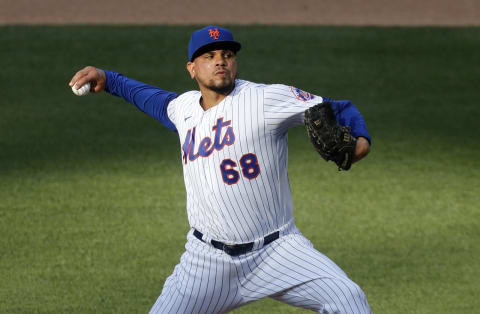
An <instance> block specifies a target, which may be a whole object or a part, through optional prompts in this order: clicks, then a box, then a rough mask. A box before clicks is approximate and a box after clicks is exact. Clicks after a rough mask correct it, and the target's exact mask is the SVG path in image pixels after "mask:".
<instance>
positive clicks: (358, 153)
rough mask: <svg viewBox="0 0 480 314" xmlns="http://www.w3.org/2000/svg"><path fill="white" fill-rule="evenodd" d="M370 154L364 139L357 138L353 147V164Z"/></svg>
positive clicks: (368, 145) (368, 146)
mask: <svg viewBox="0 0 480 314" xmlns="http://www.w3.org/2000/svg"><path fill="white" fill-rule="evenodd" d="M368 153H370V143H369V142H368V140H367V139H366V138H364V137H359V138H357V144H356V146H355V154H354V158H353V162H357V161H359V160H361V159H362V158H365V156H367V155H368Z"/></svg>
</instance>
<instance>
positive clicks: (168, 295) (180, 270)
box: [150, 238, 241, 313]
mask: <svg viewBox="0 0 480 314" xmlns="http://www.w3.org/2000/svg"><path fill="white" fill-rule="evenodd" d="M186 248H187V250H186V252H185V253H184V254H183V255H182V257H181V259H180V263H179V264H178V265H177V266H176V267H175V270H174V272H173V274H172V275H170V276H169V277H168V278H167V280H166V281H165V284H164V287H163V289H162V293H161V295H160V296H159V297H158V299H157V301H156V302H155V304H154V306H153V307H152V309H151V311H150V313H222V312H226V311H228V310H229V309H232V308H234V307H235V306H236V305H237V304H238V303H240V302H241V296H240V293H239V291H238V281H237V280H236V278H235V277H234V276H233V275H234V274H236V271H235V268H234V266H233V265H231V264H230V263H229V261H228V259H226V258H225V256H224V255H222V254H219V251H218V250H217V249H215V248H212V247H210V246H208V245H206V244H204V243H203V242H201V241H199V240H197V239H196V238H195V239H189V241H188V242H187V245H186Z"/></svg>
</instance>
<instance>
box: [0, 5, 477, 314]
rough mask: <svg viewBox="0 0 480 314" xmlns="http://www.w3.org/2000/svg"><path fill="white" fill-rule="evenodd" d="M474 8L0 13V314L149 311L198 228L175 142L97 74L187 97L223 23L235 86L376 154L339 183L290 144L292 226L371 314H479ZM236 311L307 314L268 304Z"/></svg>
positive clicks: (293, 137)
mask: <svg viewBox="0 0 480 314" xmlns="http://www.w3.org/2000/svg"><path fill="white" fill-rule="evenodd" d="M479 22H480V3H479V2H478V1H467V0H459V1H446V0H439V1H433V0H428V1H423V2H418V1H409V0H408V1H407V0H403V1H395V2H391V3H387V2H385V1H377V0H375V1H356V0H348V1H337V2H327V1H313V0H302V1H295V2H290V1H269V0H267V1H250V0H247V1H243V2H241V3H234V2H230V1H222V2H214V1H176V2H174V3H169V2H166V1H155V2H154V1H139V2H137V3H128V2H126V1H123V0H122V1H110V0H108V1H102V2H98V3H97V2H94V1H90V0H87V1H83V2H82V3H71V2H66V1H52V0H46V1H25V0H17V1H10V0H9V1H6V0H0V60H1V65H2V68H1V71H0V278H1V280H0V312H2V313H42V312H48V313H63V312H74V313H97V312H101V313H145V312H148V310H149V309H150V308H151V306H152V305H153V303H154V301H155V300H156V298H157V297H158V295H159V294H160V292H161V289H162V286H163V282H164V280H165V278H166V277H167V276H168V275H169V274H170V273H171V272H172V271H173V268H174V266H175V265H176V264H177V263H178V261H179V259H180V255H181V254H182V253H183V251H184V247H183V245H184V243H185V235H186V233H187V232H188V230H189V226H188V222H187V219H186V213H185V188H184V185H183V175H182V167H181V154H180V145H179V144H180V142H179V139H178V137H177V135H176V134H175V133H172V132H170V131H168V130H167V129H166V128H164V127H163V126H162V125H160V124H159V123H158V122H156V120H154V119H152V118H150V117H148V116H146V115H144V114H143V113H141V112H139V111H138V110H137V109H136V108H134V107H133V106H131V105H129V104H128V103H126V102H125V101H123V100H122V99H119V98H116V97H113V96H111V95H108V94H106V93H100V94H96V95H88V96H86V97H77V96H74V95H73V94H72V92H71V90H70V88H69V87H68V82H69V81H70V78H71V77H72V76H73V74H74V73H75V72H76V71H78V70H79V69H81V68H82V67H84V66H86V65H95V66H98V67H100V68H104V69H110V70H114V71H117V72H121V73H123V74H125V75H127V76H130V77H132V78H134V79H137V80H140V81H144V82H147V83H149V84H152V85H156V86H159V87H161V88H163V89H165V90H172V91H176V92H179V93H181V92H184V91H188V90H191V89H195V88H196V86H195V84H194V82H193V81H191V80H190V78H189V76H188V75H187V72H186V71H185V63H186V59H187V43H188V40H189V37H190V34H191V32H192V31H193V30H195V29H197V28H198V27H199V26H204V25H205V24H213V23H215V24H221V25H222V26H226V27H228V28H229V29H231V30H232V31H233V33H234V34H235V38H236V39H237V40H238V41H240V42H241V43H242V45H243V49H242V51H241V52H240V53H239V55H238V58H239V68H240V73H239V77H240V78H242V79H247V80H251V81H256V82H263V83H283V84H288V85H294V86H296V87H298V88H301V89H303V90H307V91H309V92H312V93H315V94H317V95H321V96H327V97H331V98H334V99H350V100H352V101H353V102H354V103H355V104H356V106H357V107H358V108H359V110H360V111H361V112H362V114H363V116H364V118H365V121H366V123H367V127H368V129H369V131H370V133H371V135H372V138H373V146H372V152H371V153H370V155H369V156H368V157H367V158H366V159H365V160H363V161H361V162H360V163H359V164H358V165H354V167H353V168H352V169H351V171H349V172H338V171H337V170H336V167H335V166H334V165H333V164H332V163H325V162H324V161H323V160H322V159H321V158H320V157H319V156H318V154H317V153H316V152H315V151H314V150H313V148H312V147H311V145H310V143H309V142H308V139H307V137H306V133H305V130H304V129H303V128H301V127H299V128H294V129H292V130H291V131H290V132H289V158H290V159H289V177H290V181H291V187H292V193H293V198H294V206H295V211H294V216H295V218H296V221H297V225H298V227H299V229H300V230H301V231H302V232H303V233H304V234H305V236H307V237H308V238H309V239H310V240H311V241H312V243H313V244H314V245H315V247H316V248H317V249H318V250H320V251H321V252H323V253H325V254H326V255H328V256H329V257H330V258H332V259H333V260H334V261H335V262H336V263H337V264H338V265H339V266H341V267H342V269H344V270H345V271H346V272H347V274H348V275H349V276H350V277H351V278H352V279H353V280H354V281H355V282H357V283H358V284H359V285H360V286H361V287H362V288H363V289H364V291H365V292H366V294H367V298H368V300H369V302H370V305H371V307H372V310H373V312H374V313H440V312H450V313H474V312H476V311H477V309H478V308H479V306H480V301H479V300H478V297H477V294H478V291H479V290H480V284H479V283H478V280H477V278H479V276H480V269H479V265H478V259H479V258H480V248H479V246H478V243H479V241H480V205H479V203H480V197H479V195H480V161H479V159H480V145H479V144H480V143H479V138H480V131H479V120H480V109H479V106H478V102H479V98H480V97H479V96H480V91H479V88H478V86H479V77H480V54H479V53H478V51H480V28H479V27H478V25H479ZM235 312H238V313H303V312H304V311H302V310H300V309H297V308H293V307H289V306H286V305H283V304H281V303H278V302H275V301H272V300H269V299H266V300H262V301H259V302H255V303H253V304H250V305H247V306H245V307H243V308H240V309H238V310H237V311H235Z"/></svg>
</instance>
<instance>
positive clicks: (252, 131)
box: [70, 25, 370, 313]
mask: <svg viewBox="0 0 480 314" xmlns="http://www.w3.org/2000/svg"><path fill="white" fill-rule="evenodd" d="M240 49H241V44H240V43H239V42H237V41H235V40H234V38H233V35H232V33H231V32H230V31H229V30H227V29H225V28H221V27H219V26H213V25H211V26H207V27H204V28H202V29H199V30H197V31H195V32H194V33H193V34H192V36H191V39H190V42H189V44H188V62H187V65H186V68H187V71H188V73H189V75H190V77H191V78H192V79H195V80H196V82H197V83H198V87H199V91H189V92H186V93H183V94H181V95H178V94H176V93H174V92H168V91H164V90H162V89H160V88H157V87H154V86H150V85H147V84H144V83H141V82H138V81H135V80H133V79H130V78H128V77H125V76H123V75H122V74H119V73H116V72H112V71H107V70H101V69H98V68H95V67H92V66H89V67H86V68H84V69H82V70H80V71H79V72H77V73H76V74H75V75H74V76H73V78H72V80H71V81H70V86H73V85H74V84H76V86H78V87H80V86H82V85H83V84H85V83H87V82H90V83H91V84H92V91H93V92H99V91H101V90H105V91H106V92H107V93H110V94H112V95H115V96H119V97H122V98H124V99H125V100H126V101H128V102H130V103H132V104H133V105H135V106H136V107H137V108H138V109H140V110H141V111H143V112H145V113H146V114H148V115H150V116H152V117H153V118H155V119H157V120H158V121H160V122H161V123H163V124H164V125H165V126H166V127H167V128H169V129H171V130H172V131H174V132H177V133H178V136H179V139H180V154H181V156H180V157H181V162H182V164H183V175H184V180H185V187H186V192H187V214H188V221H189V224H190V227H191V230H190V231H189V232H188V234H187V242H186V245H185V248H186V251H185V252H184V253H183V255H182V256H181V259H180V262H179V263H178V265H177V266H176V267H175V269H174V271H173V273H172V274H171V275H170V276H169V277H168V278H167V279H166V281H165V283H164V286H163V290H162V292H161V294H160V296H159V297H158V299H157V301H156V302H155V304H154V305H153V307H152V309H151V312H150V313H224V312H228V311H231V310H233V309H235V308H238V307H240V306H242V305H245V304H247V303H249V302H253V301H255V300H259V299H261V298H264V297H271V298H273V299H275V300H278V301H281V302H284V303H287V304H290V305H293V306H297V307H302V308H305V309H310V310H313V311H317V312H319V313H370V308H369V305H368V303H367V300H366V297H365V294H364V293H363V291H362V290H361V289H360V287H359V286H358V285H357V284H355V283H354V282H353V281H352V280H350V279H349V277H348V276H347V275H346V274H345V273H344V272H343V271H342V270H341V269H340V268H339V267H338V266H337V265H336V264H335V263H334V262H333V261H331V260H330V259H329V258H328V257H326V256H325V255H323V254H322V253H320V252H319V251H317V250H316V249H315V248H314V247H313V245H312V244H311V242H310V241H309V240H308V239H306V238H305V237H304V236H303V235H302V234H301V233H300V231H299V230H298V229H297V227H296V226H295V222H294V219H293V216H292V211H293V205H292V195H291V192H290V186H289V180H288V174H287V168H288V150H287V131H288V129H289V128H291V127H293V126H296V125H302V124H304V116H305V111H306V110H307V109H309V108H310V107H312V106H314V105H316V104H318V103H322V102H323V103H325V102H326V101H328V102H329V103H330V104H331V108H332V109H333V112H334V113H335V117H336V119H337V121H338V122H339V123H340V124H342V125H346V126H348V127H350V128H351V134H352V136H353V138H355V139H356V142H355V147H354V151H353V162H356V161H358V160H360V159H361V158H363V157H364V156H365V155H367V154H368V152H369V149H370V136H369V134H368V132H367V129H366V126H365V123H364V121H363V118H362V116H361V114H360V113H359V112H358V110H357V109H356V108H355V106H354V105H353V104H352V103H351V102H349V101H333V100H331V99H326V98H322V97H320V96H317V95H313V94H311V93H308V92H305V91H302V90H300V89H298V88H295V87H292V86H286V85H281V84H273V85H265V84H257V83H253V82H249V81H245V80H240V79H237V56H236V55H237V52H238V51H239V50H240Z"/></svg>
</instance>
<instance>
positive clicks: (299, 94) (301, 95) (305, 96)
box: [290, 86, 315, 101]
mask: <svg viewBox="0 0 480 314" xmlns="http://www.w3.org/2000/svg"><path fill="white" fill-rule="evenodd" d="M290 89H291V90H292V93H293V95H295V97H296V98H297V99H299V100H303V101H307V100H310V99H313V98H315V96H314V95H312V94H310V93H308V92H306V91H303V90H301V89H300V88H296V87H293V86H290Z"/></svg>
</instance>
